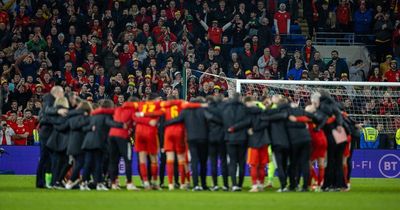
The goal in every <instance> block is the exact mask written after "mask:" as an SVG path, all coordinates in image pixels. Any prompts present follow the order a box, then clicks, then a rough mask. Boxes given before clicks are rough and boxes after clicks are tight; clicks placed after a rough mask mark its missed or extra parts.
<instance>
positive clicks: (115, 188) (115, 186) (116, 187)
mask: <svg viewBox="0 0 400 210" xmlns="http://www.w3.org/2000/svg"><path fill="white" fill-rule="evenodd" d="M111 189H112V190H120V189H121V188H120V187H119V186H118V185H117V184H111Z"/></svg>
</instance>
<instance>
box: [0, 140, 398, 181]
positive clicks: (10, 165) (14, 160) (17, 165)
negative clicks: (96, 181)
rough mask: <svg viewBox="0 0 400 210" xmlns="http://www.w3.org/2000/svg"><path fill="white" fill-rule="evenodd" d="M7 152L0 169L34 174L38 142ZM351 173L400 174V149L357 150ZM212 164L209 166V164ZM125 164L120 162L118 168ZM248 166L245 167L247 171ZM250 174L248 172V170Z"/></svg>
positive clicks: (9, 148) (368, 175)
mask: <svg viewBox="0 0 400 210" xmlns="http://www.w3.org/2000/svg"><path fill="white" fill-rule="evenodd" d="M2 148H4V150H5V151H6V152H7V154H3V155H2V156H1V157H0V172H1V173H3V174H4V173H7V174H17V175H34V174H36V167H37V163H38V158H39V153H40V148H39V147H37V146H18V147H17V146H4V147H2ZM132 162H133V164H132V169H133V175H138V164H137V163H138V161H137V156H136V155H134V156H133V161H132ZM351 165H352V169H353V170H352V177H357V178H400V150H355V151H354V154H353V159H352V164H351ZM209 168H210V167H209ZM124 171H125V166H124V164H123V162H122V161H121V162H120V165H119V172H120V174H124ZM247 172H248V170H246V173H247ZM247 175H248V174H247Z"/></svg>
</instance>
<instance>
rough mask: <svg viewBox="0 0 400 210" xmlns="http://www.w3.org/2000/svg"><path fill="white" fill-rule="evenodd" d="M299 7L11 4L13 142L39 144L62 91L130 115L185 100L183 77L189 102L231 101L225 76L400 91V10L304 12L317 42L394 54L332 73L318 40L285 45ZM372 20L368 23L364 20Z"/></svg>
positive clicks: (340, 65) (361, 6) (5, 27)
mask: <svg viewBox="0 0 400 210" xmlns="http://www.w3.org/2000/svg"><path fill="white" fill-rule="evenodd" d="M295 2H296V1H293V2H292V1H268V3H265V2H263V1H217V0H213V1H201V0H196V1H154V0H142V1H137V3H136V4H134V2H131V1H125V2H119V1H115V2H113V1H107V2H95V1H67V2H65V3H63V4H61V3H57V2H52V1H38V2H36V1H33V2H30V1H13V0H11V1H1V2H0V9H1V12H0V37H1V38H0V65H1V67H2V68H1V75H2V77H1V85H2V93H3V94H2V95H3V103H2V105H3V114H5V115H4V116H3V120H5V122H3V123H2V125H6V124H8V125H9V126H10V127H11V128H12V130H13V131H14V132H15V134H14V135H15V136H14V137H13V138H12V139H22V140H17V141H15V142H14V144H17V145H18V144H22V145H24V144H26V142H28V144H32V143H33V139H34V136H35V135H34V132H33V131H34V128H35V127H36V125H37V119H36V116H38V113H39V110H40V108H41V106H42V96H43V95H44V94H45V93H48V92H49V91H50V89H51V88H52V87H53V86H54V85H61V86H62V87H64V89H65V92H66V93H71V92H74V93H77V95H79V97H80V98H82V99H86V100H88V101H91V102H98V101H99V100H100V99H111V100H112V101H113V102H114V103H115V104H116V105H121V104H123V102H124V101H126V100H127V99H128V97H130V96H136V97H139V98H140V99H146V98H148V96H149V95H150V94H151V93H158V94H159V95H161V96H162V97H163V98H164V99H165V98H166V96H168V95H176V96H179V97H180V98H183V96H184V95H185V94H184V93H183V91H184V90H185V89H184V87H185V86H186V85H183V83H184V82H185V81H183V79H184V78H183V76H185V77H186V80H187V94H186V95H187V98H188V99H190V98H193V97H196V96H208V95H214V94H219V93H221V94H224V95H227V89H228V83H227V81H226V80H225V79H224V77H229V78H240V79H289V80H325V81H331V80H340V81H347V80H351V81H389V82H397V81H399V74H398V71H397V65H396V63H397V62H396V61H397V60H399V50H398V46H399V45H398V44H397V42H398V37H400V36H398V34H399V33H398V28H399V27H398V26H399V24H398V21H395V20H397V17H398V10H397V9H395V8H398V7H397V6H396V5H397V1H392V3H391V4H389V3H384V4H382V5H378V4H377V3H375V2H367V3H366V2H365V1H360V2H348V1H340V3H332V2H329V3H328V2H327V1H304V2H303V11H304V14H303V16H304V19H306V20H307V22H308V25H309V27H308V28H309V29H310V30H309V36H310V37H311V36H313V35H314V32H332V31H337V30H340V31H351V30H352V29H354V31H355V32H356V33H357V34H373V33H376V44H377V46H378V49H380V50H381V51H379V53H378V55H383V56H385V57H384V58H383V57H382V58H377V59H378V62H382V63H381V64H380V65H379V68H378V70H377V68H372V69H371V70H369V67H366V66H364V65H363V61H355V63H354V65H351V66H349V65H348V63H347V62H346V59H343V58H340V57H339V52H337V51H332V60H330V61H329V62H327V63H326V62H325V61H324V59H323V58H324V57H326V56H327V55H321V54H320V53H319V52H318V51H316V49H315V48H314V47H313V43H312V39H311V38H308V39H307V41H306V43H305V45H304V47H302V48H299V50H296V51H294V52H288V51H287V49H286V48H285V47H284V45H285V43H284V42H285V39H286V37H287V35H288V34H290V33H292V32H293V31H295V30H294V28H295V26H298V24H299V20H300V19H299V5H298V4H297V3H295ZM311 11H312V14H311ZM335 14H336V15H335ZM364 16H365V17H366V18H365V20H368V21H366V22H365V21H364V22H362V21H363V20H359V19H362V18H360V17H364ZM335 22H336V23H337V24H335ZM360 22H362V23H360ZM335 27H336V28H335ZM392 34H393V35H392ZM392 48H393V49H394V51H393V52H392ZM184 68H185V69H186V73H187V74H186V75H183V74H182V73H183V69H184ZM203 72H206V73H209V74H203ZM212 74H213V75H218V76H219V77H216V76H213V75H212ZM362 106H364V104H363V105H362ZM396 107H397V104H396ZM32 116H33V117H32ZM21 119H22V122H20V123H19V124H18V120H19V121H21ZM6 127H7V126H6ZM4 129H6V128H4ZM8 130H11V129H8ZM10 132H11V131H10ZM10 132H7V133H10ZM9 136H12V135H11V134H10V135H9ZM26 138H27V139H28V140H27V141H26ZM3 139H10V138H9V137H7V138H3ZM7 142H8V143H7ZM2 143H4V144H9V143H11V141H8V140H7V141H6V140H4V142H2Z"/></svg>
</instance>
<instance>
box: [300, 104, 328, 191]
mask: <svg viewBox="0 0 400 210" xmlns="http://www.w3.org/2000/svg"><path fill="white" fill-rule="evenodd" d="M311 101H312V99H311ZM312 103H313V102H312ZM305 111H306V112H310V113H315V112H316V107H315V106H314V105H313V104H311V105H308V106H307V107H306V108H305ZM307 124H308V130H309V132H310V135H311V158H310V160H311V164H310V172H311V173H310V174H311V176H310V177H311V178H314V180H316V181H317V186H316V188H315V191H317V192H318V191H320V189H321V186H322V182H323V180H324V174H325V158H326V152H327V148H328V141H327V139H326V136H325V133H324V131H323V130H321V129H319V130H317V125H316V124H315V123H313V122H308V123H307ZM314 161H317V164H318V176H317V175H316V173H315V169H314V167H313V162H314ZM311 178H310V184H311Z"/></svg>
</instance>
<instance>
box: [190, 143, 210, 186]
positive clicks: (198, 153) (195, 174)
mask: <svg viewBox="0 0 400 210" xmlns="http://www.w3.org/2000/svg"><path fill="white" fill-rule="evenodd" d="M204 142H205V141H204ZM189 150H190V156H191V158H192V159H191V169H192V179H193V186H199V176H200V179H201V186H202V187H203V188H207V183H206V178H207V155H208V151H207V150H208V145H207V143H198V142H189ZM199 167H200V173H199Z"/></svg>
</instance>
